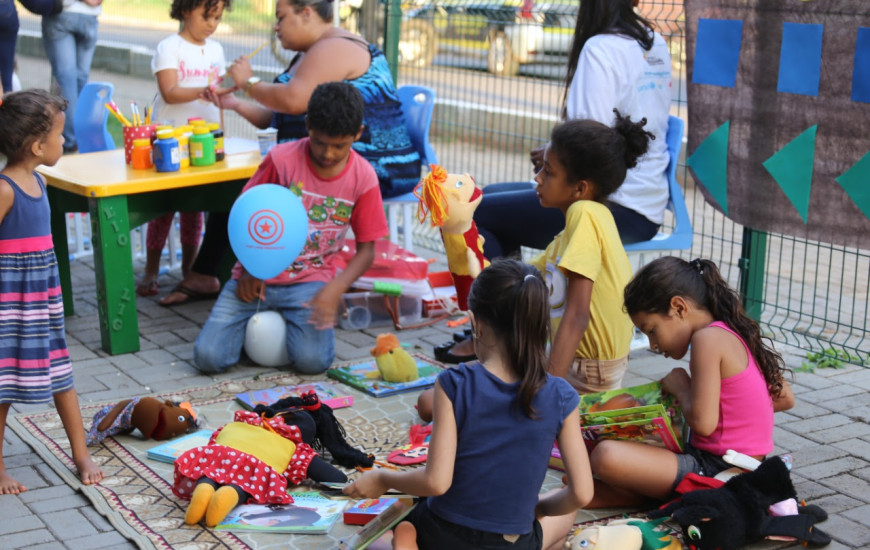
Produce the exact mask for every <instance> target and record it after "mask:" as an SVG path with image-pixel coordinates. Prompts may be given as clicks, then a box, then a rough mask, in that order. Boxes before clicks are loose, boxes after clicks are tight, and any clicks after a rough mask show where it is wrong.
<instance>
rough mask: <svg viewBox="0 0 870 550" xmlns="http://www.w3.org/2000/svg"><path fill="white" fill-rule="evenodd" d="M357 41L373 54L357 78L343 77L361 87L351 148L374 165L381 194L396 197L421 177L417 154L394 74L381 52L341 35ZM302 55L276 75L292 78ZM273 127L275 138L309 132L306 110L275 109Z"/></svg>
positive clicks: (286, 138) (297, 136)
mask: <svg viewBox="0 0 870 550" xmlns="http://www.w3.org/2000/svg"><path fill="white" fill-rule="evenodd" d="M344 38H346V39H347V40H353V41H354V42H359V43H360V44H361V45H363V46H365V47H367V48H368V50H369V55H371V57H372V61H371V64H370V65H369V69H368V70H367V71H366V72H365V73H363V74H362V75H361V76H359V77H357V78H353V79H350V80H345V82H347V83H348V84H352V85H353V86H354V87H355V88H356V89H357V90H359V91H360V93H361V94H362V97H363V101H364V102H365V111H364V113H363V125H364V128H363V133H362V136H360V138H359V140H357V141H356V142H355V143H354V144H353V148H354V150H355V151H356V152H357V153H359V154H360V155H362V156H363V157H365V159H366V160H368V161H369V162H370V163H371V164H372V166H373V167H374V169H375V173H376V174H377V175H378V181H379V182H380V184H381V196H382V197H384V198H386V197H395V196H396V195H401V194H403V193H408V192H410V191H412V190H413V189H414V186H415V185H417V183H419V181H420V155H419V153H417V150H416V149H415V148H414V145H413V144H412V143H411V137H410V136H409V135H408V129H407V127H406V126H405V117H404V114H403V113H402V104H401V102H400V101H399V96H398V95H396V87H395V85H394V84H393V76H392V74H391V73H390V66H389V65H388V64H387V58H386V57H384V52H382V51H381V50H380V49H378V48H377V46H374V45H372V44H367V43H365V42H364V41H363V40H362V39H361V38H352V37H344ZM299 59H301V58H300V57H299V56H298V55H297V57H295V58H293V61H292V62H291V63H290V66H289V67H287V70H286V71H284V72H283V73H282V74H280V75H278V76H277V77H276V78H275V82H276V83H281V84H283V83H286V82H289V81H290V80H291V79H292V78H293V73H292V72H291V70H292V69H293V66H294V65H295V64H296V62H297V61H298V60H299ZM271 125H272V127H274V128H277V129H278V142H279V143H282V142H285V141H291V140H296V139H300V138H304V137H305V136H307V135H308V130H307V129H306V128H305V114H304V113H303V114H301V115H289V114H284V113H274V114H273V115H272V124H271Z"/></svg>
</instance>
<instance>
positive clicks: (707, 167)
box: [686, 120, 731, 216]
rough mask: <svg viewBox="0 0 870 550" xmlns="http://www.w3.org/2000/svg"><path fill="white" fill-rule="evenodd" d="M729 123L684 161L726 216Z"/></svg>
mask: <svg viewBox="0 0 870 550" xmlns="http://www.w3.org/2000/svg"><path fill="white" fill-rule="evenodd" d="M730 129H731V121H730V120H728V121H726V122H725V124H723V125H722V126H719V127H718V128H716V129H715V130H713V132H712V133H711V134H710V135H709V136H707V138H706V139H705V140H704V141H702V142H701V143H700V145H698V147H696V148H695V152H694V153H692V155H691V156H690V157H689V158H688V160H686V164H688V165H689V167H690V168H691V169H692V170H693V171H694V172H695V176H696V177H697V178H698V179H699V180H700V183H701V184H702V185H703V186H704V187H706V188H707V191H708V192H709V193H710V195H712V196H713V199H714V200H715V201H716V202H717V203H719V206H720V207H721V208H722V212H724V213H725V215H726V216H727V215H728V136H729V131H730Z"/></svg>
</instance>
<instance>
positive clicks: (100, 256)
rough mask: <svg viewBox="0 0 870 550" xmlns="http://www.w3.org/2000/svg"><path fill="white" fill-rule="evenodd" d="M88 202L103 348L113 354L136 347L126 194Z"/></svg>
mask: <svg viewBox="0 0 870 550" xmlns="http://www.w3.org/2000/svg"><path fill="white" fill-rule="evenodd" d="M88 204H89V207H90V213H91V224H92V226H93V236H92V237H93V243H94V271H95V272H96V279H97V309H98V311H99V316H100V334H101V337H102V344H103V349H104V350H106V351H107V352H108V353H110V354H112V355H117V354H120V353H130V352H134V351H139V321H138V319H137V317H136V291H135V289H136V282H135V279H134V277H133V256H132V250H131V246H130V214H129V212H128V210H127V197H126V196H117V197H105V198H93V199H90V200H89V201H88Z"/></svg>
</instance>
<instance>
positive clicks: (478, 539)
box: [405, 499, 544, 550]
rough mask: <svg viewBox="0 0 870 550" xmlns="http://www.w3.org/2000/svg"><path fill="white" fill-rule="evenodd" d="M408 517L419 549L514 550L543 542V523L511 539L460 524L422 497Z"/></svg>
mask: <svg viewBox="0 0 870 550" xmlns="http://www.w3.org/2000/svg"><path fill="white" fill-rule="evenodd" d="M405 519H406V521H410V522H411V523H413V524H414V527H415V528H416V529H417V544H418V545H419V547H420V550H444V549H445V548H448V549H450V550H487V549H491V548H510V549H511V550H540V549H541V548H542V546H543V544H544V542H543V532H542V531H541V524H540V523H538V520H535V521H534V524H533V525H532V530H531V531H530V532H528V533H526V534H525V535H520V537H519V538H518V539H517V540H515V541H513V542H511V541H509V540H507V539H505V536H504V535H502V534H499V533H490V532H488V531H481V530H479V529H472V528H471V527H465V526H464V525H458V524H456V523H453V522H452V521H447V520H446V519H443V518H440V517H438V516H436V515H435V514H434V513H433V512H432V511H431V510H429V507H428V506H427V503H426V499H421V500H420V503H419V504H417V507H416V508H414V509H413V510H411V513H410V514H408V517H407V518H405Z"/></svg>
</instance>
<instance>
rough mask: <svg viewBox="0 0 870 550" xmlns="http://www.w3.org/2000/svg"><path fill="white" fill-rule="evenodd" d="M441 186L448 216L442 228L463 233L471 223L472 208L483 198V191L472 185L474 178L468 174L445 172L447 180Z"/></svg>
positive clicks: (449, 231)
mask: <svg viewBox="0 0 870 550" xmlns="http://www.w3.org/2000/svg"><path fill="white" fill-rule="evenodd" d="M442 187H443V189H444V196H445V198H446V202H447V218H448V219H447V221H446V222H445V223H444V227H443V229H444V230H445V231H446V232H448V233H464V232H465V231H467V230H468V226H469V225H470V224H471V220H472V219H473V217H474V210H475V209H476V208H477V205H478V204H480V201H481V199H483V193H481V191H480V189H478V188H477V187H476V186H475V185H474V178H472V177H471V176H470V175H469V174H447V181H445V182H444V183H443V184H442ZM451 229H453V231H451Z"/></svg>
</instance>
